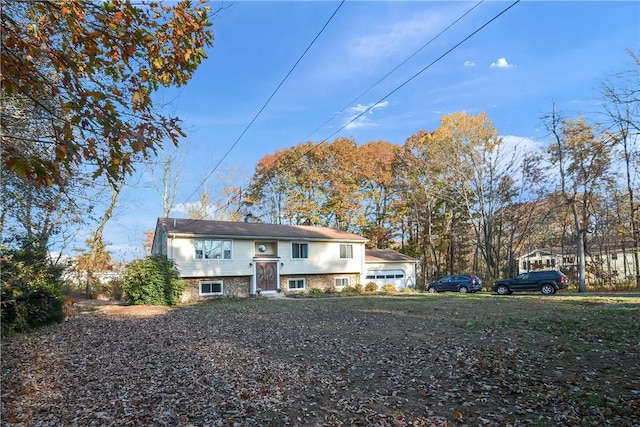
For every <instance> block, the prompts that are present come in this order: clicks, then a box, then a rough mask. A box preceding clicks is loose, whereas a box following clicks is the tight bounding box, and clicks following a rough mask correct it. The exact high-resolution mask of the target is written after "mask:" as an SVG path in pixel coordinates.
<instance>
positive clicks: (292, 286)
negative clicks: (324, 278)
mask: <svg viewBox="0 0 640 427" xmlns="http://www.w3.org/2000/svg"><path fill="white" fill-rule="evenodd" d="M296 289H304V279H289V290H291V291H294V290H296Z"/></svg>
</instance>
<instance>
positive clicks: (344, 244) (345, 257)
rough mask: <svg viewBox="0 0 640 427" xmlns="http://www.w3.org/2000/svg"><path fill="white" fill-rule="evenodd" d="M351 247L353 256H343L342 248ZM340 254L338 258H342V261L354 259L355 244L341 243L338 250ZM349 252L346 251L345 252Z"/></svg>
mask: <svg viewBox="0 0 640 427" xmlns="http://www.w3.org/2000/svg"><path fill="white" fill-rule="evenodd" d="M343 246H344V247H345V248H347V247H350V248H351V256H344V257H343V256H342V247H343ZM338 251H339V253H338V256H339V257H340V259H353V243H340V248H339V249H338ZM346 251H347V250H346V249H345V252H346Z"/></svg>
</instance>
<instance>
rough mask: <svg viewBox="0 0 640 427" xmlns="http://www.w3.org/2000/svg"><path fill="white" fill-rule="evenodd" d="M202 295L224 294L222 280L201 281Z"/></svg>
mask: <svg viewBox="0 0 640 427" xmlns="http://www.w3.org/2000/svg"><path fill="white" fill-rule="evenodd" d="M200 295H222V282H200Z"/></svg>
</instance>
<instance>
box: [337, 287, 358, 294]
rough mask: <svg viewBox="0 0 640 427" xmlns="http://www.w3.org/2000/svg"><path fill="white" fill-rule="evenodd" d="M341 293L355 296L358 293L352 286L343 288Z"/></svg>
mask: <svg viewBox="0 0 640 427" xmlns="http://www.w3.org/2000/svg"><path fill="white" fill-rule="evenodd" d="M340 293H343V294H355V293H356V288H355V287H353V286H351V285H347V286H343V287H342V290H341V291H340Z"/></svg>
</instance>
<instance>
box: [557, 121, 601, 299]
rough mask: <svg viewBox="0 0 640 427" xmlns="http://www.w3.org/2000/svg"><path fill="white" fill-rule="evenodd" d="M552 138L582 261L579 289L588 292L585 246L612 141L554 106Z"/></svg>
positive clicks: (562, 189) (578, 257)
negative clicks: (561, 115)
mask: <svg viewBox="0 0 640 427" xmlns="http://www.w3.org/2000/svg"><path fill="white" fill-rule="evenodd" d="M545 124H546V126H547V129H548V130H549V132H550V133H551V136H552V139H553V140H552V142H551V143H550V144H549V146H548V148H547V151H548V155H549V161H550V163H551V164H552V165H553V167H554V168H555V170H556V172H557V173H558V177H559V184H558V187H559V192H560V193H561V195H562V197H563V199H564V202H565V204H566V206H567V208H568V209H569V211H570V213H571V218H572V221H573V223H572V226H573V230H572V232H573V237H574V239H575V246H576V257H577V261H578V289H579V291H580V292H586V290H587V283H586V259H585V255H586V252H585V248H586V243H587V235H588V233H589V229H590V227H591V225H592V224H591V222H592V213H593V203H594V199H595V197H596V196H597V194H598V192H599V191H600V189H601V188H602V185H604V183H605V178H606V176H607V173H608V168H609V166H610V161H611V157H610V151H611V141H610V140H608V139H607V138H605V136H604V135H601V134H598V132H597V130H596V128H595V127H593V126H590V125H588V124H587V123H586V121H585V120H584V118H578V119H574V120H570V119H563V118H561V117H560V115H559V114H558V113H557V112H556V111H555V110H554V111H553V112H552V113H551V114H550V115H549V116H547V117H546V118H545Z"/></svg>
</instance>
